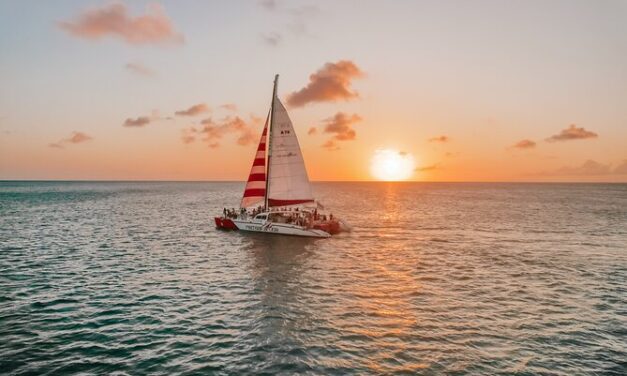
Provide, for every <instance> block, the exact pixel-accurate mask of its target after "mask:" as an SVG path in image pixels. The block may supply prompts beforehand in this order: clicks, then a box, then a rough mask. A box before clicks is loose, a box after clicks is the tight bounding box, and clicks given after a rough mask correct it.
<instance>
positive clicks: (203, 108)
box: [174, 103, 211, 116]
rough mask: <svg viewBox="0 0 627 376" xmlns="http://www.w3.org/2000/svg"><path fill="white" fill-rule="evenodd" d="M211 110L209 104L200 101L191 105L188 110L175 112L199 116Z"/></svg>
mask: <svg viewBox="0 0 627 376" xmlns="http://www.w3.org/2000/svg"><path fill="white" fill-rule="evenodd" d="M209 111H211V109H210V108H209V106H207V105H206V104H204V103H199V104H195V105H193V106H191V107H190V108H188V109H187V110H180V111H176V112H175V113H174V114H175V115H178V116H197V115H201V114H206V113H208V112H209Z"/></svg>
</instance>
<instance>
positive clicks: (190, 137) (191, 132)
mask: <svg viewBox="0 0 627 376" xmlns="http://www.w3.org/2000/svg"><path fill="white" fill-rule="evenodd" d="M181 133H182V135H181V140H182V141H183V143H184V144H191V143H192V142H194V141H196V135H197V134H198V130H197V129H196V128H194V127H187V128H183V129H182V130H181Z"/></svg>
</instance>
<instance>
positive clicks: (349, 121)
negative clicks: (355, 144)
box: [323, 112, 362, 141]
mask: <svg viewBox="0 0 627 376" xmlns="http://www.w3.org/2000/svg"><path fill="white" fill-rule="evenodd" d="M361 120H362V118H361V116H359V115H357V114H352V115H348V114H345V113H343V112H338V113H337V114H335V116H333V117H330V118H328V119H325V120H323V123H324V130H323V132H324V133H330V134H333V138H334V139H335V140H338V141H349V140H354V139H355V137H356V136H357V133H356V132H355V130H354V129H353V128H352V125H353V124H354V123H357V122H359V121H361Z"/></svg>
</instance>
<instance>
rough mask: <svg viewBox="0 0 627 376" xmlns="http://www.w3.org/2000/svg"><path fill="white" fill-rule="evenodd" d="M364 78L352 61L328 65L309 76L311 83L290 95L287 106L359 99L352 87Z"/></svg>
mask: <svg viewBox="0 0 627 376" xmlns="http://www.w3.org/2000/svg"><path fill="white" fill-rule="evenodd" d="M363 76H364V73H363V72H362V71H361V69H359V67H358V66H357V65H355V63H353V62H352V61H349V60H341V61H338V62H337V63H326V64H325V65H324V66H323V67H322V68H320V69H319V70H318V71H317V72H315V73H313V74H312V75H311V76H309V83H308V84H307V85H306V86H305V87H304V88H302V89H300V90H298V91H295V92H293V93H291V94H290V95H288V97H287V104H288V105H289V106H291V107H302V106H305V105H306V104H308V103H315V102H336V101H339V100H346V101H347V100H351V99H355V98H358V97H359V93H358V92H357V91H354V90H353V89H352V87H351V85H352V82H353V80H354V79H357V78H361V77H363Z"/></svg>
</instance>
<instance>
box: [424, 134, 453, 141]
mask: <svg viewBox="0 0 627 376" xmlns="http://www.w3.org/2000/svg"><path fill="white" fill-rule="evenodd" d="M450 140H451V139H450V138H449V137H448V136H444V135H442V136H437V137H433V138H430V139H429V142H440V143H445V142H449V141H450Z"/></svg>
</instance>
